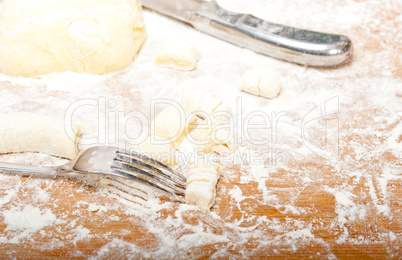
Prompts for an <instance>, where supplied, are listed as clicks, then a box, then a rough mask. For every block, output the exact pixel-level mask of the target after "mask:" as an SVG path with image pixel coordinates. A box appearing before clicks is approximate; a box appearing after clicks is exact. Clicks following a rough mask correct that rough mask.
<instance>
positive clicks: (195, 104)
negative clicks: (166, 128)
mask: <svg viewBox="0 0 402 260" xmlns="http://www.w3.org/2000/svg"><path fill="white" fill-rule="evenodd" d="M180 104H181V106H182V107H183V109H184V110H185V111H186V112H187V113H194V114H196V115H197V116H199V117H201V118H203V115H204V113H206V114H208V115H212V114H213V113H214V112H215V110H216V109H217V108H218V107H220V106H221V105H222V100H221V99H220V98H218V97H217V96H216V95H215V94H213V93H210V92H206V91H204V90H202V89H201V88H200V87H199V86H198V87H197V86H195V85H189V86H186V87H184V89H183V93H182V96H181V101H180Z"/></svg>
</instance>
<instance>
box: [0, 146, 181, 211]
mask: <svg viewBox="0 0 402 260" xmlns="http://www.w3.org/2000/svg"><path fill="white" fill-rule="evenodd" d="M0 173H6V174H12V175H19V176H32V177H39V178H49V177H50V178H55V177H60V176H61V177H66V178H76V177H77V175H82V174H102V175H105V176H112V177H117V178H122V179H129V180H133V181H136V182H139V183H142V184H145V185H147V186H149V187H151V188H153V189H156V190H157V191H160V192H162V193H163V194H165V195H168V196H169V197H170V198H171V199H172V200H174V201H178V202H183V203H184V202H185V201H184V199H183V198H184V196H185V192H186V178H185V177H184V176H183V175H182V174H180V173H179V172H177V171H176V170H174V169H172V168H171V167H169V166H167V165H165V164H163V163H161V162H159V161H157V160H154V159H152V158H150V157H148V156H146V155H143V154H140V153H138V152H135V151H126V150H119V149H118V148H116V147H112V146H95V147H91V148H88V149H86V150H84V151H82V152H81V153H80V154H79V155H78V156H77V157H76V158H74V159H73V160H71V161H70V162H68V163H66V164H63V165H60V166H50V167H45V166H32V165H23V164H14V163H4V162H0Z"/></svg>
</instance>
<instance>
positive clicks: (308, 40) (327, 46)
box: [191, 1, 353, 66]
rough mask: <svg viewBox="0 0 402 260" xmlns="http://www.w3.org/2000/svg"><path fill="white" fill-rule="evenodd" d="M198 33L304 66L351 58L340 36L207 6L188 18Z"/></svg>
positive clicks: (348, 42) (211, 4)
mask: <svg viewBox="0 0 402 260" xmlns="http://www.w3.org/2000/svg"><path fill="white" fill-rule="evenodd" d="M191 24H192V25H193V26H194V27H195V28H196V29H198V30H200V31H202V32H205V33H208V34H210V35H213V36H215V37H217V38H220V39H223V40H226V41H228V42H231V43H233V44H235V45H238V46H241V47H245V48H249V49H251V50H254V51H256V52H258V53H262V54H265V55H268V56H271V57H274V58H277V59H281V60H285V61H289V62H293V63H298V64H302V65H307V66H336V65H339V64H342V63H344V62H346V61H348V60H349V59H350V58H351V57H352V54H353V47H352V41H351V40H350V39H349V38H348V37H346V36H343V35H336V34H327V33H321V32H314V31H308V30H302V29H298V28H293V27H289V26H285V25H281V24H275V23H271V22H268V21H264V20H261V19H259V18H257V17H255V16H253V15H250V14H239V13H235V12H230V11H227V10H225V9H223V8H221V7H220V6H219V5H218V4H217V3H216V2H215V1H211V2H207V3H206V4H204V5H203V6H202V8H201V9H200V10H199V11H197V12H196V13H195V15H194V16H193V17H192V18H191Z"/></svg>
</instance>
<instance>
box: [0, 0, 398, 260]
mask: <svg viewBox="0 0 402 260" xmlns="http://www.w3.org/2000/svg"><path fill="white" fill-rule="evenodd" d="M304 2H305V3H303V4H301V3H293V1H284V2H283V3H280V1H272V3H271V4H272V6H273V7H275V8H276V9H277V11H276V12H277V13H283V14H289V15H287V16H285V15H282V16H281V15H280V14H278V15H277V16H274V17H272V18H271V19H270V20H272V19H274V20H273V21H275V22H281V23H286V24H289V25H294V26H299V25H300V26H301V27H304V28H309V29H315V30H325V31H328V32H336V33H340V34H345V35H348V36H349V37H350V38H351V39H352V41H353V42H354V46H355V55H354V58H353V61H352V62H351V63H348V64H346V65H344V66H341V67H338V68H332V69H319V68H304V67H302V66H298V65H294V64H289V63H285V62H281V61H276V60H273V59H271V58H269V57H265V56H262V55H257V54H254V53H252V52H249V51H246V50H243V49H241V48H237V47H235V46H232V45H230V44H227V43H224V42H221V41H219V40H216V39H213V38H211V37H209V36H206V35H203V34H201V33H198V32H196V31H195V30H193V29H192V28H190V27H188V26H185V25H182V24H180V23H179V22H175V21H173V20H170V19H168V18H165V17H161V16H160V15H158V14H154V13H151V12H149V11H146V13H145V22H146V24H147V26H148V30H149V35H148V41H147V43H146V45H145V46H144V48H143V49H142V50H141V53H140V54H139V56H138V57H137V58H136V60H135V61H134V63H133V65H132V67H130V68H129V70H126V71H124V72H122V73H120V74H115V75H112V76H108V77H106V78H104V79H103V78H102V79H99V78H96V77H93V78H90V80H92V81H91V83H88V82H90V81H85V83H83V84H82V85H80V84H79V83H77V82H79V77H78V76H74V75H72V74H71V77H72V78H74V80H75V81H72V80H71V81H69V80H70V79H68V78H69V77H70V74H68V75H67V76H65V77H63V78H62V79H61V80H62V81H63V82H64V83H63V84H64V85H69V84H70V85H71V86H70V85H69V86H68V87H65V88H64V87H60V88H56V87H54V86H53V85H51V84H52V83H51V82H52V81H51V78H38V79H33V80H31V81H29V80H26V81H25V80H22V79H13V78H11V77H7V76H1V78H0V100H1V102H2V104H0V111H1V112H2V113H5V112H9V111H34V112H41V113H48V114H53V115H59V116H63V115H64V112H65V111H66V109H67V108H68V106H69V105H70V104H71V103H73V102H74V101H76V100H78V99H79V98H94V99H98V97H106V98H114V99H115V100H117V101H118V102H117V103H118V105H117V106H118V107H119V109H121V110H122V111H132V110H140V111H143V112H144V113H148V112H149V106H148V100H149V99H150V98H152V97H154V96H155V97H161V98H163V97H168V98H172V99H175V100H178V95H179V94H178V93H179V90H178V87H177V86H179V84H180V83H181V82H183V81H186V80H193V79H200V80H203V79H205V78H206V77H208V78H209V79H211V78H214V79H217V81H218V83H219V84H221V85H224V82H229V83H230V84H232V85H236V84H237V83H236V82H238V80H239V79H240V76H241V73H240V72H242V71H244V70H245V69H247V68H249V67H252V66H253V65H255V64H268V65H269V66H271V67H275V68H276V69H277V70H278V72H279V73H280V75H281V76H282V79H283V81H282V83H283V91H282V93H281V95H280V96H279V97H278V98H276V99H274V100H265V99H262V98H257V97H254V96H251V95H246V94H244V93H243V94H241V95H242V97H243V98H244V102H245V104H252V103H254V104H255V106H256V107H257V108H259V109H262V110H261V111H265V110H263V109H267V110H266V111H269V112H272V111H283V110H284V109H285V108H284V107H287V109H286V116H284V117H283V120H282V119H280V120H278V128H277V129H278V132H277V133H276V135H277V138H276V140H275V141H273V140H271V142H270V143H269V144H268V145H263V146H261V145H256V144H253V143H251V142H247V141H243V142H241V143H240V145H241V147H242V149H243V150H242V151H246V150H248V151H252V152H255V153H257V154H259V155H264V154H269V153H272V151H274V152H273V153H274V155H272V154H271V156H268V157H266V159H265V161H264V162H262V163H260V164H259V165H258V164H257V165H256V164H253V163H252V162H250V160H245V161H242V162H241V163H233V162H230V163H228V164H225V165H224V166H223V167H222V171H221V178H220V180H219V182H218V187H217V198H216V202H215V205H214V206H213V207H212V209H211V212H202V211H199V210H197V209H195V208H191V207H186V206H185V205H180V204H177V203H172V202H161V203H159V204H157V205H156V206H155V205H154V204H152V205H151V204H148V203H147V202H143V203H142V204H141V203H139V202H138V201H139V200H137V199H134V200H130V199H127V197H123V195H122V194H120V193H119V192H115V193H113V192H105V191H104V190H100V189H98V188H97V187H94V186H92V185H89V184H88V183H86V182H84V181H82V182H76V181H72V180H63V179H57V180H49V179H33V178H21V177H14V176H2V177H1V178H0V258H4V259H14V258H15V259H51V258H63V259H67V258H72V259H85V258H90V257H94V258H98V259H137V258H153V259H155V258H156V259H158V258H159V259H176V258H182V259H199V258H209V257H212V258H223V259H243V258H269V259H300V258H303V259H305V258H306V259H307V258H308V259H400V258H402V253H401V252H402V152H401V151H402V150H401V149H402V123H401V119H402V59H401V57H402V49H401V43H402V34H401V32H400V29H401V28H402V19H401V13H402V4H401V2H400V1H392V0H386V1H366V0H359V1H358V0H355V1H352V0H350V1H347V0H343V1H320V0H309V1H304ZM264 3H265V2H264V1H258V0H254V1H250V3H249V1H243V2H242V1H240V0H238V1H233V3H232V4H230V3H229V2H228V1H222V4H223V5H224V6H227V7H228V8H229V7H232V8H233V9H234V10H237V9H241V8H242V7H244V8H245V10H244V11H247V12H251V13H253V14H255V15H258V16H264V14H263V10H261V9H263V8H262V7H265V8H268V5H267V4H264ZM292 4H293V6H292ZM253 5H254V7H253ZM307 6H309V8H310V9H312V10H313V11H314V10H316V12H313V11H311V12H312V13H314V16H313V17H304V16H303V11H305V12H307V13H308V12H309V10H307V8H308V7H307ZM236 8H237V9H236ZM298 8H300V10H299V11H298ZM323 10H327V12H328V14H327V15H325V13H324V14H323V16H319V13H322V11H323ZM276 12H273V11H269V12H268V13H269V14H271V13H276ZM331 12H333V13H332V14H331ZM348 12H349V13H348ZM290 14H292V15H290ZM334 14H335V15H338V16H334ZM294 15H299V18H297V16H294ZM326 17H327V18H326ZM334 17H335V18H336V19H333V18H334ZM263 18H265V19H268V18H269V17H263ZM299 19H300V20H301V21H299ZM314 19H316V20H314ZM317 19H318V21H323V22H322V23H316V22H315V21H317ZM342 19H345V20H347V21H345V20H342ZM161 23H163V24H165V25H166V29H164V30H176V32H180V33H183V34H186V35H189V37H190V39H192V40H193V41H194V42H198V43H199V46H198V47H200V49H201V52H202V53H203V57H202V60H201V61H200V63H199V65H198V68H197V70H196V71H195V72H186V73H184V72H178V71H173V70H166V69H160V68H156V67H155V66H154V65H153V64H152V57H153V53H154V48H155V46H156V45H157V43H158V40H159V39H160V38H161V37H162V38H163V37H164V36H166V35H167V33H165V34H164V32H162V31H164V30H162V29H158V30H156V29H155V25H158V26H159V25H160V24H161ZM299 23H300V24H299ZM158 28H159V27H158ZM209 46H210V47H209ZM218 53H219V54H218ZM229 56H230V57H232V58H229ZM232 79H233V81H231V80H232ZM219 80H220V81H219ZM99 82H101V83H102V84H101V83H99ZM229 83H228V84H229ZM57 84H58V83H57ZM97 84H100V85H99V86H98V85H97ZM219 84H218V85H219ZM64 85H63V86H64ZM148 86H155V87H154V88H148ZM158 86H160V88H158ZM236 87H237V86H235V88H236ZM207 88H208V87H207ZM211 88H213V87H211ZM219 91H220V92H221V94H222V93H223V94H224V93H229V92H224V91H227V88H225V87H222V89H219ZM232 92H233V91H232ZM228 95H229V94H228ZM239 95H240V94H239ZM311 95H317V96H313V97H312V96H311ZM334 97H335V98H337V99H336V100H337V104H338V105H339V106H338V108H339V110H338V113H335V114H332V115H330V116H329V117H327V118H326V117H323V118H322V119H320V120H317V121H316V122H315V123H314V124H313V125H312V126H311V128H308V129H307V130H306V131H308V132H309V136H308V140H309V141H310V143H311V144H323V143H324V144H326V145H327V146H326V147H332V148H333V149H332V148H331V149H332V150H327V151H326V152H325V153H320V152H319V151H318V152H313V151H310V150H309V149H308V147H306V142H305V140H303V138H302V133H301V132H302V131H303V130H302V123H303V115H305V114H307V113H308V112H309V111H311V110H312V109H314V108H315V107H317V106H318V107H319V108H321V109H322V110H320V111H324V114H325V108H324V107H325V106H324V104H325V102H326V101H328V100H332V99H333V98H334ZM225 100H226V99H225ZM287 100H288V102H287ZM298 102H299V103H298ZM275 106H276V107H275ZM246 110H247V108H244V111H246ZM81 116H82V117H81V118H80V119H81V120H83V119H85V120H86V121H85V122H86V123H88V124H89V127H88V130H87V131H88V132H91V131H94V128H93V127H92V125H91V122H90V121H91V119H90V118H85V115H81ZM331 129H332V130H334V131H333V132H331V131H332V130H331ZM271 130H272V128H271ZM270 134H271V132H270V131H268V132H264V130H255V135H258V136H264V135H266V136H268V135H270ZM328 135H330V136H329V137H330V138H329V139H326V138H328ZM334 135H336V136H335V138H334ZM331 141H332V142H335V143H333V144H331V143H328V142H331ZM338 141H339V143H337V142H338ZM331 145H334V146H331ZM316 146H318V145H316ZM328 154H329V157H328V156H327V155H328ZM273 156H276V157H275V159H273ZM0 158H1V159H2V161H16V162H24V163H29V164H40V165H49V164H52V163H55V162H60V161H63V160H59V159H55V158H52V157H50V156H49V157H48V156H42V155H38V154H22V155H16V156H13V155H3V156H1V157H0ZM90 205H96V206H98V207H99V209H98V210H97V211H90V210H89V206H90ZM28 209H31V210H29V211H28ZM24 210H27V211H26V212H30V213H32V214H33V213H35V212H36V213H35V214H34V215H24V214H23V213H24V212H25V211H24ZM35 210H36V211H35ZM18 212H21V214H19V215H18V214H17V213H18ZM9 213H13V214H11V215H12V216H15V217H16V219H14V220H10V219H7V216H9V215H7V214H9ZM46 216H49V218H50V220H49V219H48V221H47V222H45V223H42V222H40V221H42V220H43V219H44V218H45V217H46ZM53 217H54V218H53ZM12 221H15V222H13V223H14V224H13V223H11V222H12ZM41 223H42V224H43V225H42V224H41ZM38 225H39V226H38Z"/></svg>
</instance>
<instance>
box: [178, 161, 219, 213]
mask: <svg viewBox="0 0 402 260" xmlns="http://www.w3.org/2000/svg"><path fill="white" fill-rule="evenodd" d="M219 169H220V167H219V166H218V165H213V164H207V163H202V164H194V163H192V164H190V166H189V169H188V174H187V187H186V203H187V204H190V205H196V206H198V207H199V208H200V209H202V210H204V211H208V210H209V209H210V208H211V207H212V205H213V204H214V202H215V196H216V183H217V181H218V179H219Z"/></svg>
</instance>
